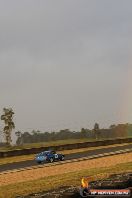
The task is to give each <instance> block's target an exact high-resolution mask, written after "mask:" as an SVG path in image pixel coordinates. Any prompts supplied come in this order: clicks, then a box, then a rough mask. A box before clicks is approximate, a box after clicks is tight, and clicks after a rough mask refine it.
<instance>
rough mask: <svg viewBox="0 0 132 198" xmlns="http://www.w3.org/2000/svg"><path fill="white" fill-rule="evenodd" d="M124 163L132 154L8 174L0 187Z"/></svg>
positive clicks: (1, 177)
mask: <svg viewBox="0 0 132 198" xmlns="http://www.w3.org/2000/svg"><path fill="white" fill-rule="evenodd" d="M126 162H132V153H126V154H120V155H114V156H109V157H102V158H99V159H92V160H86V161H81V162H73V163H68V164H62V165H56V166H51V167H43V168H38V169H33V170H25V171H22V172H16V173H8V174H3V175H0V186H2V185H8V184H13V183H18V182H23V181H31V180H36V179H39V178H43V177H47V176H53V175H60V174H63V173H69V172H73V171H79V170H82V169H91V168H100V167H110V166H114V165H117V164H120V163H126Z"/></svg>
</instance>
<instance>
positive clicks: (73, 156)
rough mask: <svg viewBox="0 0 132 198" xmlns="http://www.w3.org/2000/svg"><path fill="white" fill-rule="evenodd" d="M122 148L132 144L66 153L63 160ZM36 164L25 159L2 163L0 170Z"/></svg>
mask: <svg viewBox="0 0 132 198" xmlns="http://www.w3.org/2000/svg"><path fill="white" fill-rule="evenodd" d="M124 149H132V144H129V145H124V146H117V147H109V148H102V149H96V150H91V151H85V152H80V153H73V154H68V155H66V156H65V160H71V159H78V158H82V157H90V156H92V155H98V154H103V153H109V152H115V151H119V150H124ZM60 153H61V152H60ZM62 153H63V151H62ZM36 165H37V163H36V162H35V160H27V161H22V162H14V163H9V164H3V165H0V172H3V171H8V170H13V169H19V168H26V167H31V166H36Z"/></svg>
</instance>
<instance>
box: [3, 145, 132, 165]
mask: <svg viewBox="0 0 132 198" xmlns="http://www.w3.org/2000/svg"><path fill="white" fill-rule="evenodd" d="M131 144H132V143H131ZM123 145H130V143H124V144H114V145H108V146H98V147H88V148H81V149H72V150H64V151H60V152H61V153H63V154H65V155H67V154H73V153H80V152H84V151H90V150H97V149H101V148H109V147H116V146H123ZM34 157H35V154H31V155H21V156H14V157H5V158H1V159H0V165H2V164H7V163H13V162H21V161H27V160H33V159H34Z"/></svg>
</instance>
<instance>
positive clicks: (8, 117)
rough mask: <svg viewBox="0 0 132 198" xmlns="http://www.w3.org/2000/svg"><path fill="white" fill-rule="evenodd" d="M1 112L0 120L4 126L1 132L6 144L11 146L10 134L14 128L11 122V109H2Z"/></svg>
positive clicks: (12, 113)
mask: <svg viewBox="0 0 132 198" xmlns="http://www.w3.org/2000/svg"><path fill="white" fill-rule="evenodd" d="M3 112H4V114H3V115H1V120H3V121H4V124H5V126H4V129H3V132H4V135H5V140H6V144H7V145H11V142H12V140H11V133H12V130H13V129H14V128H15V124H14V122H13V115H14V112H13V110H12V109H11V108H3Z"/></svg>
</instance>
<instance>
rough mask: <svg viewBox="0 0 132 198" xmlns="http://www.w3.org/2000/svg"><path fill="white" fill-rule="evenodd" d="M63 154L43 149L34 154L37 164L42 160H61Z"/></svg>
mask: <svg viewBox="0 0 132 198" xmlns="http://www.w3.org/2000/svg"><path fill="white" fill-rule="evenodd" d="M64 157H65V156H64V155H63V154H60V153H56V152H55V151H44V152H41V153H39V154H37V155H36V157H35V160H36V162H37V163H38V164H41V163H43V162H51V163H52V162H54V161H59V160H60V161H63V160H64Z"/></svg>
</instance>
